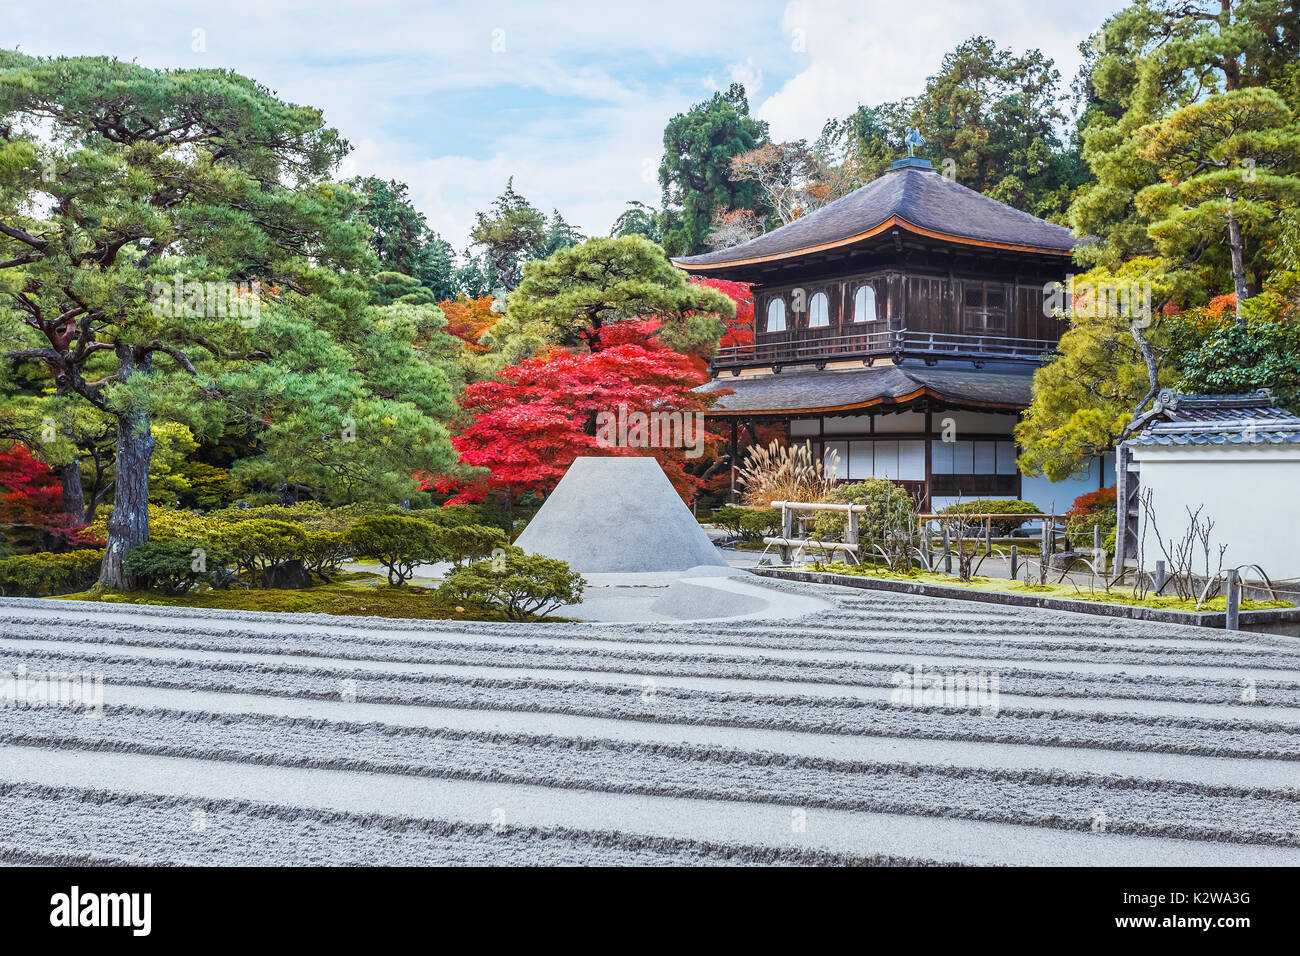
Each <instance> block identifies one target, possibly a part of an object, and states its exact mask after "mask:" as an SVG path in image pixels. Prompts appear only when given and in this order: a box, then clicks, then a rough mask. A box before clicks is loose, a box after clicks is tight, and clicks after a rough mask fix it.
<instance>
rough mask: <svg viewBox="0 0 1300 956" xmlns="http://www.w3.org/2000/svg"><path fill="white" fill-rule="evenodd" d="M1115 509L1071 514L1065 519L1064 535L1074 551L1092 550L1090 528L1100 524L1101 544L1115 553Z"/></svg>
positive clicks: (1109, 551) (1111, 552)
mask: <svg viewBox="0 0 1300 956" xmlns="http://www.w3.org/2000/svg"><path fill="white" fill-rule="evenodd" d="M1116 514H1117V512H1115V511H1094V512H1092V513H1090V514H1082V515H1072V516H1071V517H1069V518H1066V519H1065V536H1066V537H1067V538H1069V539H1070V548H1071V549H1072V550H1074V551H1092V543H1093V537H1092V529H1093V527H1094V526H1096V525H1100V526H1101V536H1102V537H1101V546H1102V547H1103V548H1105V549H1106V551H1107V552H1108V553H1110V554H1114V553H1115V518H1116Z"/></svg>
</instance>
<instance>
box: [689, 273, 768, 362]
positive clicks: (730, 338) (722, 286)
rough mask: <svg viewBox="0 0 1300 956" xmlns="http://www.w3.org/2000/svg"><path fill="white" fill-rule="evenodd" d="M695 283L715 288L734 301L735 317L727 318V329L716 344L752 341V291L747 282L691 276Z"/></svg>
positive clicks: (747, 343) (748, 342)
mask: <svg viewBox="0 0 1300 956" xmlns="http://www.w3.org/2000/svg"><path fill="white" fill-rule="evenodd" d="M691 281H692V282H694V283H696V284H697V285H702V286H708V287H709V288H710V289H717V290H718V291H719V292H721V293H722V294H723V295H725V296H726V297H727V298H729V299H731V300H732V301H733V302H735V303H736V317H735V318H734V319H728V320H727V329H726V331H725V332H724V333H723V334H722V341H721V342H719V343H718V344H719V345H720V346H722V347H723V348H727V347H728V346H732V345H752V344H753V343H754V293H753V291H752V289H751V287H750V285H749V283H747V282H728V281H727V280H726V279H701V278H692V279H691Z"/></svg>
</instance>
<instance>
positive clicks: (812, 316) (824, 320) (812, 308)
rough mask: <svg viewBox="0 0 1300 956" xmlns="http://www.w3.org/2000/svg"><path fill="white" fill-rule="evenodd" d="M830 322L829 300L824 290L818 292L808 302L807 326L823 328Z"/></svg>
mask: <svg viewBox="0 0 1300 956" xmlns="http://www.w3.org/2000/svg"><path fill="white" fill-rule="evenodd" d="M830 324H831V300H830V299H828V298H826V293H825V292H818V293H817V294H816V295H814V296H813V297H812V301H811V302H809V303H808V328H810V329H824V328H826V327H827V326H828V325H830Z"/></svg>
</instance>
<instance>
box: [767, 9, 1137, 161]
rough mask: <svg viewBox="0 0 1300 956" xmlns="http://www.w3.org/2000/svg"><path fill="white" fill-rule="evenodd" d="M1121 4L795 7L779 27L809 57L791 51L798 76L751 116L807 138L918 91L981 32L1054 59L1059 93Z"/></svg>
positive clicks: (779, 135) (784, 135)
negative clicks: (1084, 47) (1082, 47)
mask: <svg viewBox="0 0 1300 956" xmlns="http://www.w3.org/2000/svg"><path fill="white" fill-rule="evenodd" d="M1124 6H1126V3H1124V2H1123V0H1085V2H1083V3H1077V4H1068V5H1067V4H1051V5H1048V4H1044V3H1042V2H1041V0H1037V2H1035V0H1004V2H1001V3H996V4H994V3H986V2H979V0H930V2H928V3H925V4H919V3H897V2H885V0H868V2H863V0H795V2H792V3H790V4H789V5H788V6H787V7H786V10H785V15H784V17H783V18H782V26H783V29H784V30H785V31H786V32H787V33H788V34H790V35H791V36H792V37H796V38H797V39H801V40H803V41H804V46H805V47H806V52H799V51H798V50H796V49H792V50H790V52H789V56H790V57H791V59H792V60H793V61H794V64H795V65H794V67H793V68H794V69H795V70H797V72H796V74H795V75H794V76H793V77H791V78H790V79H789V80H788V81H786V83H785V84H784V85H783V86H782V87H781V88H780V89H778V90H776V91H775V92H773V93H772V95H771V96H769V97H768V98H767V99H766V100H764V101H763V102H762V103H761V104H759V105H758V107H757V109H756V114H757V115H758V117H759V118H760V119H764V120H767V121H768V123H769V124H771V129H772V136H773V138H775V139H782V140H784V139H799V138H809V139H811V138H814V137H816V135H817V134H818V133H819V132H820V131H821V127H822V123H823V122H824V121H825V120H826V119H827V118H829V117H840V116H846V115H848V114H849V113H851V112H853V110H854V109H856V108H857V107H858V106H859V105H867V104H878V103H882V102H886V101H889V100H894V99H899V98H901V97H903V96H909V95H914V94H916V93H919V92H920V91H921V89H922V87H923V86H924V84H925V78H926V77H927V76H930V75H932V74H933V73H935V72H936V71H937V70H938V68H939V64H940V62H941V61H942V59H943V56H944V54H945V53H947V52H948V51H949V50H951V49H952V48H953V47H955V46H956V45H957V44H958V43H960V42H961V41H962V40H965V39H966V38H968V37H971V36H975V35H978V34H983V35H985V36H988V37H990V38H992V39H993V40H995V41H996V42H997V43H998V44H999V45H1000V46H1003V47H1007V46H1010V47H1012V48H1014V49H1015V50H1017V51H1021V50H1025V49H1030V48H1038V49H1041V50H1042V51H1043V53H1044V54H1046V55H1047V56H1049V57H1051V58H1052V59H1053V60H1055V61H1056V67H1057V69H1058V70H1060V72H1061V79H1062V87H1063V89H1064V88H1066V87H1068V85H1069V81H1070V79H1071V78H1072V77H1073V76H1074V73H1075V72H1076V71H1077V69H1078V66H1079V63H1080V57H1079V53H1078V44H1079V43H1080V41H1082V40H1084V39H1085V38H1086V37H1087V36H1088V35H1089V34H1090V33H1091V32H1093V31H1094V30H1096V29H1097V28H1098V27H1099V26H1100V25H1101V24H1102V22H1103V21H1104V20H1105V18H1106V17H1107V16H1109V15H1110V14H1111V13H1113V12H1115V11H1116V10H1119V9H1121V8H1122V7H1124Z"/></svg>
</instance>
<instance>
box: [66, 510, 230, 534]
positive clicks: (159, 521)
mask: <svg viewBox="0 0 1300 956" xmlns="http://www.w3.org/2000/svg"><path fill="white" fill-rule="evenodd" d="M112 514H113V506H112V505H104V506H103V507H101V508H100V509H99V511H98V512H97V513H96V516H95V520H94V521H93V522H92V523H91V525H90V527H89V528H87V529H86V530H87V532H88V533H89V534H92V535H94V536H95V537H96V538H99V539H100V540H101V541H103V540H106V539H107V537H108V519H109V517H110V516H112ZM225 514H226V512H224V511H214V512H213V513H212V514H209V515H201V514H199V513H198V512H196V511H183V510H180V509H177V508H164V507H163V506H162V505H156V504H152V503H151V504H150V505H149V539H150V540H151V541H162V540H165V539H168V538H200V539H204V540H208V541H212V540H214V539H215V538H216V537H217V536H218V535H220V534H221V532H222V531H224V530H225V529H226V528H227V527H228V526H229V524H230V523H229V522H228V521H227V520H225V517H224V516H225Z"/></svg>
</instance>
